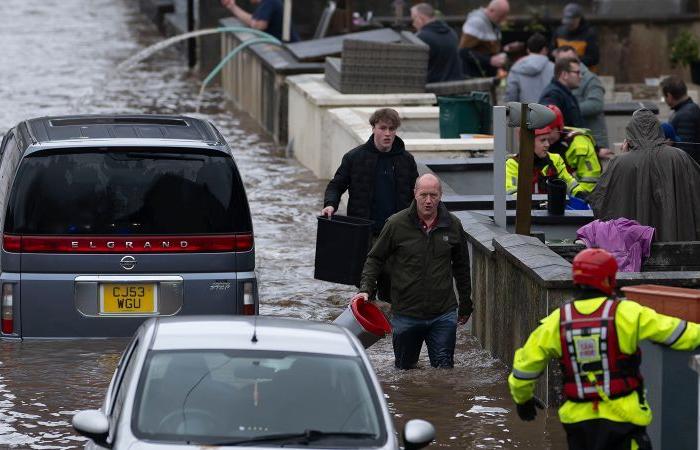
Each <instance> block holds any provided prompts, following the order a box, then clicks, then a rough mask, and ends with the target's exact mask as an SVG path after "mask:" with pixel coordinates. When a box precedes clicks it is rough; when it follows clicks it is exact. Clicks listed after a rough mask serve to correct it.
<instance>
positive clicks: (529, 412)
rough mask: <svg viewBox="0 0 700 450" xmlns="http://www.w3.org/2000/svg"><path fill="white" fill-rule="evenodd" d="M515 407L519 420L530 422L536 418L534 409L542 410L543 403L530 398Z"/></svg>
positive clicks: (535, 398)
mask: <svg viewBox="0 0 700 450" xmlns="http://www.w3.org/2000/svg"><path fill="white" fill-rule="evenodd" d="M515 407H516V409H517V411H518V417H520V419H521V420H524V421H526V422H530V421H531V420H535V417H537V409H535V408H539V409H544V403H542V400H540V399H539V398H537V397H532V398H531V399H530V400H528V401H526V402H525V403H523V404H522V405H515Z"/></svg>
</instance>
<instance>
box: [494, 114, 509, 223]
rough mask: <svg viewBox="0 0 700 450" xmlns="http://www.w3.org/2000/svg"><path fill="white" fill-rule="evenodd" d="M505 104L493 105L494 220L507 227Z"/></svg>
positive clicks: (506, 132) (506, 129)
mask: <svg viewBox="0 0 700 450" xmlns="http://www.w3.org/2000/svg"><path fill="white" fill-rule="evenodd" d="M507 111H508V108H507V107H505V106H494V107H493V221H494V222H495V223H496V225H497V226H499V227H501V228H503V229H505V228H506V184H505V180H506V153H507V152H508V147H507V135H508V125H507V124H506V114H507Z"/></svg>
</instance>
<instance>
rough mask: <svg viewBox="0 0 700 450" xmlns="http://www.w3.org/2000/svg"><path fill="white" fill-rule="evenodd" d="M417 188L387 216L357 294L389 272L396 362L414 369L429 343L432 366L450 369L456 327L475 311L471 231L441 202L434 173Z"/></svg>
mask: <svg viewBox="0 0 700 450" xmlns="http://www.w3.org/2000/svg"><path fill="white" fill-rule="evenodd" d="M414 192H415V194H414V198H415V199H414V201H413V202H412V203H411V206H410V207H408V208H406V209H404V210H403V211H399V212H398V213H396V214H394V215H393V216H391V217H390V218H389V220H388V221H387V223H386V226H385V227H384V229H383V230H382V234H380V235H379V238H378V239H377V241H376V243H375V244H374V246H373V247H372V250H370V252H369V255H368V256H367V261H366V262H365V266H364V268H363V270H362V281H360V292H359V293H358V294H357V297H361V298H364V299H365V300H367V299H368V298H369V297H371V295H372V293H373V292H374V291H375V286H376V281H377V276H378V274H379V273H380V272H381V271H382V270H383V269H384V270H386V271H388V273H389V275H390V277H391V286H392V291H391V292H392V293H391V297H392V300H393V302H392V305H391V313H392V317H391V326H392V343H393V346H394V357H395V359H394V365H395V366H396V367H398V368H400V369H411V368H414V367H415V366H416V364H417V363H418V358H419V356H420V351H421V347H422V346H423V342H425V344H426V347H427V348H428V358H429V359H430V365H431V366H433V367H442V368H451V367H453V366H454V352H455V341H456V335H457V326H458V325H464V324H466V323H467V321H468V320H469V317H470V316H471V314H472V311H473V305H472V301H471V281H470V278H469V273H470V271H469V245H468V242H467V235H466V233H465V232H464V228H463V227H462V223H461V222H460V220H459V218H457V216H455V215H454V214H452V213H450V212H449V211H448V210H447V208H446V207H445V205H444V204H443V203H442V202H441V199H442V185H441V184H440V180H439V179H438V178H437V177H436V176H435V175H433V174H424V175H422V176H421V177H420V178H418V180H416V187H415V191H414ZM455 288H456V289H455ZM455 290H456V291H457V295H455Z"/></svg>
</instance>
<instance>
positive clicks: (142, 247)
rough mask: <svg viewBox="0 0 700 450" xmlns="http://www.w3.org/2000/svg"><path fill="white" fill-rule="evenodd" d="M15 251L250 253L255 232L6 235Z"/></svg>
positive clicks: (5, 242)
mask: <svg viewBox="0 0 700 450" xmlns="http://www.w3.org/2000/svg"><path fill="white" fill-rule="evenodd" d="M2 245H3V248H4V249H5V251H6V252H12V253H217V252H249V251H251V250H252V249H253V247H254V245H255V240H254V238H253V233H236V234H212V235H177V236H176V235H153V236H128V237H125V236H85V235H71V236H43V235H42V236H37V235H10V234H4V235H3V243H2Z"/></svg>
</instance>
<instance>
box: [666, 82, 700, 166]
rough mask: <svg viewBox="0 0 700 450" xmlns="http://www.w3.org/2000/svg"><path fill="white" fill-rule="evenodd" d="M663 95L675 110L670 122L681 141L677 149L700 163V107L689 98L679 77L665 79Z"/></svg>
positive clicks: (686, 89) (677, 144)
mask: <svg viewBox="0 0 700 450" xmlns="http://www.w3.org/2000/svg"><path fill="white" fill-rule="evenodd" d="M661 93H662V94H663V96H664V100H665V101H666V104H667V105H668V106H669V107H670V108H671V109H672V110H673V114H672V115H671V119H670V120H669V122H670V123H671V125H672V126H673V128H674V129H675V130H676V134H678V137H679V138H680V141H681V142H680V143H676V147H678V148H680V149H681V150H685V151H686V152H688V154H689V155H690V156H691V157H692V158H693V159H694V160H695V162H697V163H700V107H698V105H697V103H695V102H694V101H693V99H692V98H690V97H688V88H687V87H686V86H685V83H684V82H683V80H682V79H680V78H678V77H677V76H670V77H667V78H664V80H663V81H662V82H661Z"/></svg>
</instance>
